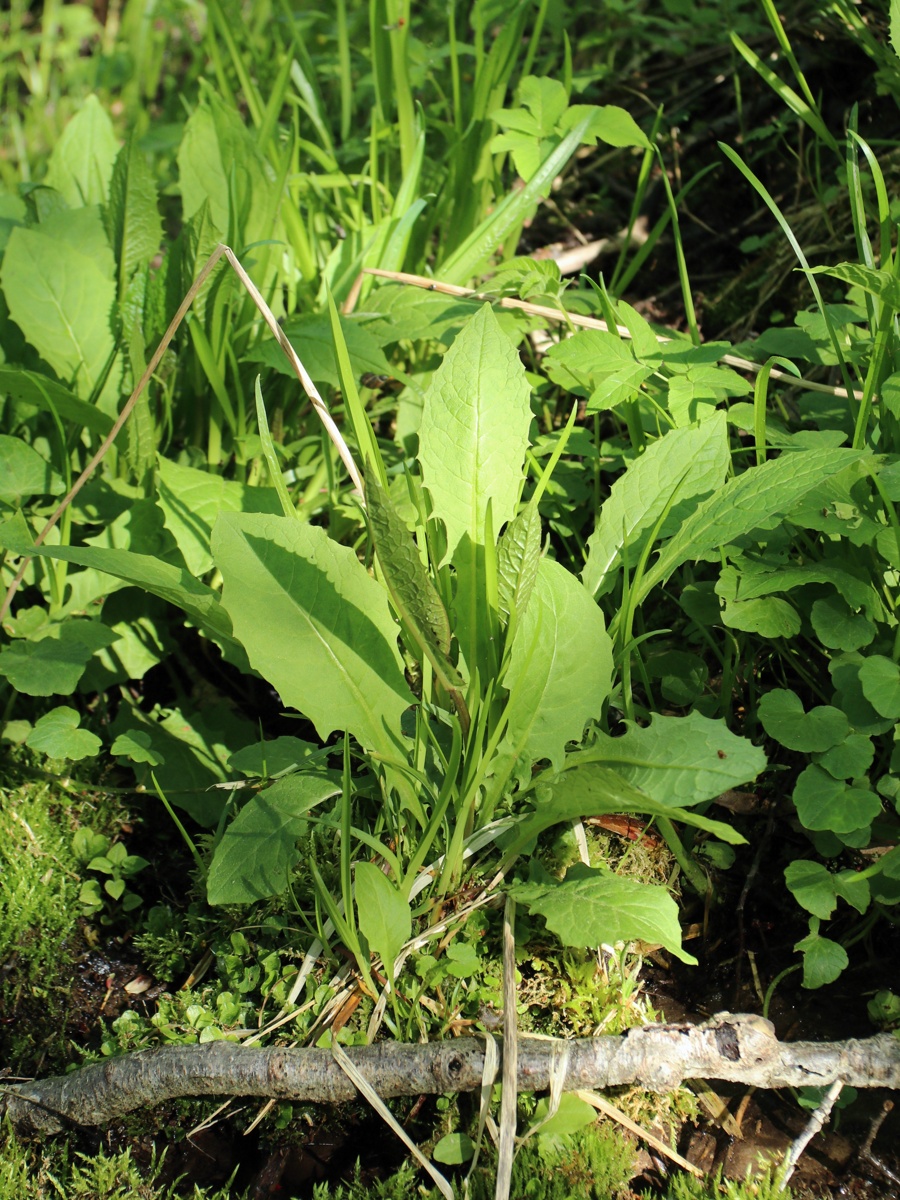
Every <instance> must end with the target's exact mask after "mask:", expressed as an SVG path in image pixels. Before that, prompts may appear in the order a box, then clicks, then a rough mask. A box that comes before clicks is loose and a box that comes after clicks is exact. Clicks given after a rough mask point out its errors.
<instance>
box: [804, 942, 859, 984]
mask: <svg viewBox="0 0 900 1200" xmlns="http://www.w3.org/2000/svg"><path fill="white" fill-rule="evenodd" d="M794 949H795V950H800V951H801V952H802V953H803V986H804V987H805V988H820V987H824V986H825V984H827V983H834V981H835V980H836V979H837V977H838V976H839V975H840V973H841V972H842V971H844V970H845V969H846V968H847V966H848V965H849V963H850V959H849V958H848V957H847V951H846V950H845V949H844V947H843V946H841V945H839V944H838V943H837V942H833V941H832V940H831V938H826V937H821V936H820V935H819V934H818V933H810V934H808V935H807V936H806V937H805V938H803V939H802V940H801V941H799V942H797V944H796V945H795V946H794Z"/></svg>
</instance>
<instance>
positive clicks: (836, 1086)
mask: <svg viewBox="0 0 900 1200" xmlns="http://www.w3.org/2000/svg"><path fill="white" fill-rule="evenodd" d="M843 1087H844V1081H843V1079H836V1080H835V1081H834V1083H833V1084H832V1085H831V1087H830V1088H829V1089H828V1091H827V1092H826V1093H825V1096H824V1097H823V1099H822V1103H821V1104H820V1105H819V1107H818V1108H817V1109H816V1111H815V1112H814V1113H813V1115H812V1116H811V1117H810V1118H809V1121H808V1123H807V1125H806V1128H805V1129H804V1130H803V1132H802V1133H801V1134H800V1136H799V1137H798V1138H796V1139H795V1140H794V1142H793V1144H792V1146H791V1148H790V1150H789V1151H788V1153H787V1155H786V1157H785V1160H784V1164H783V1166H782V1167H781V1169H780V1171H779V1173H778V1190H779V1192H783V1191H784V1189H785V1188H786V1187H787V1185H788V1180H789V1179H790V1177H791V1176H792V1175H793V1173H794V1168H795V1167H796V1166H797V1163H798V1161H799V1160H800V1155H801V1154H802V1153H803V1151H804V1150H805V1149H806V1147H807V1146H808V1145H809V1143H810V1142H811V1141H812V1140H813V1138H814V1137H815V1136H816V1134H817V1133H818V1132H819V1131H820V1130H821V1129H822V1126H823V1125H824V1124H825V1122H826V1121H827V1120H828V1118H829V1117H830V1116H831V1110H832V1109H833V1108H834V1106H835V1103H836V1101H837V1098H838V1096H839V1095H840V1094H841V1091H842V1089H843Z"/></svg>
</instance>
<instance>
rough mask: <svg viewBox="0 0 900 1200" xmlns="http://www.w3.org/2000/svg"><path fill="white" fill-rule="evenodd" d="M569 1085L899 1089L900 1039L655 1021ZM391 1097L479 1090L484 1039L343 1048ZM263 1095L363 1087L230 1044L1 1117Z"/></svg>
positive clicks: (148, 1063)
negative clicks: (710, 1083)
mask: <svg viewBox="0 0 900 1200" xmlns="http://www.w3.org/2000/svg"><path fill="white" fill-rule="evenodd" d="M554 1044H555V1043H554V1041H553V1039H550V1038H522V1039H521V1040H520V1042H519V1046H518V1071H517V1077H516V1086H517V1090H518V1091H520V1092H521V1091H528V1092H536V1091H544V1090H546V1089H547V1087H548V1086H549V1082H550V1071H551V1058H552V1052H553V1047H554ZM568 1047H569V1056H568V1069H567V1071H566V1075H565V1083H564V1089H565V1090H566V1091H579V1090H581V1089H585V1088H608V1087H616V1086H618V1085H621V1084H631V1083H635V1084H640V1085H642V1086H643V1087H646V1088H650V1089H652V1090H653V1091H657V1092H666V1091H669V1090H670V1089H672V1088H674V1087H677V1085H678V1084H680V1083H681V1082H682V1081H683V1080H685V1079H721V1080H728V1081H731V1082H735V1083H747V1084H753V1085H754V1086H756V1087H762V1088H779V1087H801V1086H804V1085H814V1086H819V1087H822V1086H826V1087H827V1086H828V1084H830V1083H833V1082H834V1081H835V1080H838V1079H840V1080H842V1081H843V1082H844V1083H845V1084H851V1085H852V1086H854V1087H858V1088H859V1087H890V1088H900V1040H898V1039H897V1038H896V1037H894V1036H893V1035H892V1034H879V1035H878V1036H876V1037H871V1038H867V1039H865V1040H856V1039H851V1040H849V1041H846V1042H779V1041H778V1040H777V1038H776V1037H775V1032H774V1029H773V1026H772V1025H771V1023H770V1022H769V1021H765V1020H763V1019H762V1018H761V1017H757V1016H747V1015H735V1014H732V1013H720V1014H719V1015H718V1016H717V1017H715V1018H713V1020H711V1021H709V1022H707V1023H706V1024H704V1025H697V1026H691V1025H648V1026H645V1027H643V1028H639V1029H630V1030H629V1031H628V1032H627V1033H625V1034H623V1035H622V1036H621V1037H599V1038H586V1039H583V1040H576V1041H572V1042H570V1043H568ZM347 1054H348V1056H349V1058H350V1059H351V1060H352V1061H353V1063H354V1064H355V1066H356V1067H357V1068H358V1069H359V1070H360V1071H361V1072H362V1073H363V1074H364V1075H365V1076H366V1078H367V1079H368V1080H369V1082H370V1083H371V1084H372V1086H373V1088H374V1089H375V1090H376V1091H377V1092H378V1094H379V1095H381V1096H383V1097H391V1096H409V1095H421V1094H431V1095H435V1094H443V1093H447V1092H474V1091H477V1090H478V1089H479V1088H480V1086H481V1082H482V1074H483V1069H484V1043H483V1042H482V1041H481V1040H480V1039H479V1038H459V1039H456V1040H454V1041H449V1042H433V1043H430V1044H429V1043H426V1044H424V1045H404V1044H401V1043H396V1042H381V1043H379V1044H377V1045H374V1046H357V1047H353V1048H351V1049H349V1050H348V1051H347ZM223 1095H227V1096H265V1097H268V1098H270V1099H275V1100H311V1101H316V1102H318V1103H332V1104H333V1103H337V1102H340V1101H346V1100H350V1099H352V1098H353V1097H354V1096H355V1095H356V1089H355V1088H354V1086H353V1084H352V1083H351V1082H350V1081H349V1079H348V1078H347V1076H346V1075H345V1074H344V1071H343V1070H342V1069H341V1067H340V1066H339V1065H338V1064H337V1062H335V1060H334V1058H333V1057H332V1054H331V1052H330V1051H329V1050H315V1049H307V1050H300V1049H289V1048H285V1047H279V1048H275V1049H260V1048H258V1047H255V1046H254V1047H250V1046H239V1045H236V1044H234V1043H232V1042H211V1043H209V1044H207V1045H203V1046H165V1047H163V1048H161V1049H159V1050H144V1051H141V1052H139V1053H136V1054H127V1055H123V1056H122V1057H121V1058H113V1059H110V1060H109V1061H107V1062H103V1063H95V1064H92V1065H91V1066H88V1067H84V1068H83V1069H82V1070H80V1071H75V1072H73V1073H72V1074H70V1075H65V1076H61V1077H58V1078H54V1079H44V1080H41V1081H38V1082H31V1083H16V1084H9V1085H7V1086H5V1087H3V1088H2V1089H0V1120H2V1118H3V1117H4V1116H7V1117H9V1119H10V1121H11V1122H12V1124H13V1126H14V1128H16V1129H17V1130H18V1131H19V1132H21V1133H39V1134H46V1133H54V1132H58V1131H59V1130H61V1129H63V1128H64V1127H66V1126H67V1125H78V1126H85V1125H105V1124H107V1123H108V1122H110V1121H113V1120H115V1119H116V1118H118V1117H121V1116H123V1115H124V1114H125V1113H128V1112H132V1111H133V1110H134V1109H136V1108H149V1107H152V1106H153V1105H156V1104H161V1103H162V1102H163V1101H166V1100H174V1099H176V1098H178V1097H182V1096H223Z"/></svg>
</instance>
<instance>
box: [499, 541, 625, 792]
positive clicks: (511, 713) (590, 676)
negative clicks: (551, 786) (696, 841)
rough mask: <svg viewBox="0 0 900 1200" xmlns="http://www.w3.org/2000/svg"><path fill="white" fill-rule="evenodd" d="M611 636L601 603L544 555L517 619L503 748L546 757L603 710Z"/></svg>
mask: <svg viewBox="0 0 900 1200" xmlns="http://www.w3.org/2000/svg"><path fill="white" fill-rule="evenodd" d="M612 671H613V659H612V643H611V641H610V638H609V635H608V634H607V632H606V625H605V623H604V620H603V616H602V614H601V612H600V609H599V608H598V606H597V605H596V604H594V602H593V601H592V600H591V598H590V596H588V594H587V592H586V591H585V590H584V588H583V587H582V586H581V584H580V583H579V582H578V580H577V579H576V578H575V576H574V575H572V574H570V572H568V571H567V570H566V569H565V568H564V567H563V566H561V565H560V564H559V563H557V562H555V561H554V560H553V559H549V558H543V559H541V561H540V565H539V568H538V572H537V578H536V581H535V586H534V592H533V594H532V596H531V601H530V603H529V605H528V607H527V609H526V610H525V613H524V615H523V616H522V617H520V619H519V622H518V624H517V626H516V632H515V637H514V640H513V644H512V650H511V653H510V662H509V668H508V670H507V672H506V675H505V677H504V679H503V683H504V686H505V687H506V688H507V690H508V692H509V705H508V708H507V718H508V726H507V732H506V737H505V738H504V741H503V743H502V745H501V751H500V752H501V754H509V755H510V756H512V760H513V761H514V762H516V763H518V764H519V765H520V767H522V768H526V769H529V768H530V767H531V764H532V762H535V761H537V760H538V759H549V760H550V761H551V762H552V764H553V766H554V767H556V768H557V770H559V769H561V768H562V765H563V762H564V759H565V749H566V743H567V742H570V741H578V740H580V739H581V737H582V736H583V734H584V727H585V725H586V724H587V722H588V721H589V720H591V719H592V718H598V717H599V716H600V715H601V711H602V708H603V703H604V701H605V700H606V699H607V697H608V696H609V693H610V688H611V685H612Z"/></svg>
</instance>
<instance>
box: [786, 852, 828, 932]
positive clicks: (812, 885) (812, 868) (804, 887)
mask: <svg viewBox="0 0 900 1200" xmlns="http://www.w3.org/2000/svg"><path fill="white" fill-rule="evenodd" d="M784 880H785V883H786V884H787V886H788V891H790V892H791V893H792V894H793V897H794V899H795V900H796V901H797V903H798V904H799V905H800V906H801V907H802V908H805V909H806V911H807V912H811V913H812V914H813V916H814V917H821V918H822V920H823V921H827V920H828V918H829V917H830V916H831V914H832V913H833V912H834V910H835V907H836V906H837V896H836V894H835V888H834V877H833V875H832V874H831V872H830V871H829V870H828V868H827V867H826V866H825V865H824V864H823V863H818V862H808V861H807V860H805V859H803V860H798V861H796V862H792V863H790V864H789V865H788V866H787V867H786V868H785V872H784Z"/></svg>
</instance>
